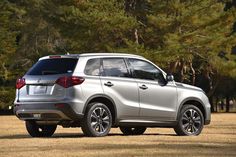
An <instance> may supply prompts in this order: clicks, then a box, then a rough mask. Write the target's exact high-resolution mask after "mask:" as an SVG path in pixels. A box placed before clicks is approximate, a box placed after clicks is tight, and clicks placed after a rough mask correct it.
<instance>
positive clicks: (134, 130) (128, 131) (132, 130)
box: [120, 127, 147, 135]
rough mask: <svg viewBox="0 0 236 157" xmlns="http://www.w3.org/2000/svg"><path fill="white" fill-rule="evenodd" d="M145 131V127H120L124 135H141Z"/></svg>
mask: <svg viewBox="0 0 236 157" xmlns="http://www.w3.org/2000/svg"><path fill="white" fill-rule="evenodd" d="M146 129H147V128H146V127H120V131H121V132H122V133H123V134H124V135H142V134H143V133H144V132H145V131H146Z"/></svg>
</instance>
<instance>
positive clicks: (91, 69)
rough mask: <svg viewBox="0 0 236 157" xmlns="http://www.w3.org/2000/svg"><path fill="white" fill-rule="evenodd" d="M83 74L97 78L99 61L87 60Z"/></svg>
mask: <svg viewBox="0 0 236 157" xmlns="http://www.w3.org/2000/svg"><path fill="white" fill-rule="evenodd" d="M84 73H85V74H87V75H93V76H98V75H99V74H100V59H97V58H96V59H90V60H88V62H87V64H86V66H85V69H84Z"/></svg>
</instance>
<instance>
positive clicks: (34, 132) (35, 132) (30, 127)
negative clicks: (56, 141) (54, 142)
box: [25, 121, 57, 137]
mask: <svg viewBox="0 0 236 157" xmlns="http://www.w3.org/2000/svg"><path fill="white" fill-rule="evenodd" d="M25 126H26V130H27V131H28V133H29V134H30V135H31V136H32V137H50V136H52V135H53V134H54V132H55V131H56V128H57V125H45V126H44V125H41V126H42V127H44V129H45V130H44V131H43V132H40V131H39V129H38V127H39V126H40V125H38V124H37V123H36V122H35V121H25Z"/></svg>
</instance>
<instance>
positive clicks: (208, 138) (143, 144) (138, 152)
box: [0, 114, 236, 157]
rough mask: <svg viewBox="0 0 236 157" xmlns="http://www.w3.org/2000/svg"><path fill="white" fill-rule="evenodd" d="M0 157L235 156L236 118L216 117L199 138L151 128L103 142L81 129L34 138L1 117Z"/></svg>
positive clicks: (20, 124) (19, 123)
mask: <svg viewBox="0 0 236 157" xmlns="http://www.w3.org/2000/svg"><path fill="white" fill-rule="evenodd" d="M0 121H1V125H0V156H1V157H5V156H11V157H19V156H22V157H23V156H24V157H25V156H39V157H43V156H44V157H46V156H47V157H48V156H112V157H115V156H123V157H128V156H155V157H156V156H171V157H172V156H212V157H215V156H232V157H235V156H236V114H213V115H212V123H211V125H209V126H206V127H205V128H204V130H203V132H202V134H201V135H199V136H196V137H178V136H175V133H174V131H173V130H172V129H163V128H152V129H148V130H147V131H146V132H145V134H144V135H141V136H122V134H121V132H120V131H119V129H112V130H111V133H110V135H109V136H106V137H102V138H88V137H84V136H83V134H82V132H81V130H80V129H79V128H69V129H68V128H65V129H64V128H62V127H58V129H57V131H56V133H55V134H54V136H53V137H52V138H31V137H30V136H29V135H28V134H27V132H26V130H25V127H24V122H23V121H20V120H18V119H17V118H16V117H14V116H0Z"/></svg>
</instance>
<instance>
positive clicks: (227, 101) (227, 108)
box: [226, 95, 229, 112]
mask: <svg viewBox="0 0 236 157" xmlns="http://www.w3.org/2000/svg"><path fill="white" fill-rule="evenodd" d="M226 112H229V96H228V95H227V96H226Z"/></svg>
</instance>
